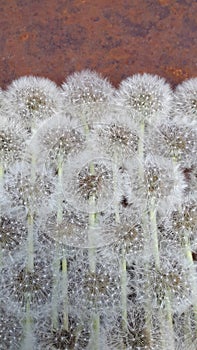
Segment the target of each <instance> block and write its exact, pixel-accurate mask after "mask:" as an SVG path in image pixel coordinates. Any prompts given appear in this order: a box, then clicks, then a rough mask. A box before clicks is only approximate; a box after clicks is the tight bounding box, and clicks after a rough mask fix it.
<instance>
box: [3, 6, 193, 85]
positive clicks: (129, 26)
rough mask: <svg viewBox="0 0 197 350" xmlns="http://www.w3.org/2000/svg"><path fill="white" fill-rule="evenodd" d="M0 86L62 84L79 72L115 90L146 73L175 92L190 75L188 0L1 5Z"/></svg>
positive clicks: (190, 44)
mask: <svg viewBox="0 0 197 350" xmlns="http://www.w3.org/2000/svg"><path fill="white" fill-rule="evenodd" d="M0 11H1V12H0V13H1V15H0V20H1V23H0V25H1V38H0V52H1V55H0V70H1V78H0V80H1V81H0V85H1V87H3V88H5V87H6V85H8V84H9V83H10V82H11V81H12V80H13V79H16V78H18V77H20V76H21V75H30V74H32V75H38V76H44V77H48V78H50V79H52V80H54V81H55V82H57V83H58V84H61V83H62V82H63V81H64V80H65V78H66V76H67V75H68V74H70V73H72V72H74V71H77V70H81V69H84V68H90V69H95V70H96V71H98V72H100V73H103V74H104V76H107V77H109V79H110V80H111V81H112V82H113V83H114V84H115V85H116V86H117V85H118V83H119V82H120V81H121V80H122V79H123V78H125V77H127V76H129V75H132V74H134V73H138V72H149V73H153V74H158V75H160V76H163V77H165V78H167V80H168V81H169V82H171V83H172V85H176V84H177V83H179V82H181V81H182V80H184V79H186V78H190V77H193V76H196V75H197V74H196V73H197V59H196V57H197V45H196V44H197V19H196V18H197V2H196V1H195V0H118V1H117V0H99V1H94V0H42V1H40V0H0Z"/></svg>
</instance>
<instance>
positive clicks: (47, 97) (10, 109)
mask: <svg viewBox="0 0 197 350" xmlns="http://www.w3.org/2000/svg"><path fill="white" fill-rule="evenodd" d="M5 98H6V101H7V103H6V110H7V115H8V116H9V118H10V119H13V118H15V119H19V120H20V122H21V123H23V125H24V127H25V128H26V129H27V130H28V131H30V130H32V129H35V128H36V127H37V126H38V125H39V123H40V122H42V121H43V120H45V119H47V118H49V117H51V116H53V115H54V113H56V112H61V110H62V97H61V93H60V89H58V87H57V86H56V84H55V83H53V82H52V81H50V80H49V79H45V78H40V77H34V76H29V77H26V76H24V77H21V78H19V79H18V80H15V81H13V82H12V84H11V85H10V86H9V87H8V88H7V91H6V92H5Z"/></svg>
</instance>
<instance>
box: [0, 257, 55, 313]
mask: <svg viewBox="0 0 197 350" xmlns="http://www.w3.org/2000/svg"><path fill="white" fill-rule="evenodd" d="M12 264H14V266H13V265H12ZM1 283H2V284H1V285H2V291H3V293H4V295H5V296H6V297H7V298H9V299H10V302H11V303H13V305H14V304H15V303H16V304H17V305H18V306H19V307H20V308H21V310H25V307H26V303H27V301H29V302H30V306H31V309H32V310H33V309H36V308H38V307H39V306H41V305H42V306H44V304H45V303H48V302H49V301H50V298H51V293H52V267H50V263H49V261H47V260H46V259H45V257H43V256H42V257H40V258H38V256H35V259H34V269H33V270H32V271H30V270H28V269H27V266H26V262H25V261H24V260H22V259H21V258H20V256H19V257H18V258H16V259H15V260H13V262H12V263H11V264H10V266H6V265H5V267H4V268H3V270H2V278H1Z"/></svg>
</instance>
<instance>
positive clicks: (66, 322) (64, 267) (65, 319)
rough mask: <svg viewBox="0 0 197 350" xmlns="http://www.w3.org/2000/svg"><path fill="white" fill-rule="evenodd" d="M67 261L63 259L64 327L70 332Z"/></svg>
mask: <svg viewBox="0 0 197 350" xmlns="http://www.w3.org/2000/svg"><path fill="white" fill-rule="evenodd" d="M67 268H68V266H67V259H66V257H63V258H62V292H63V293H64V302H63V326H64V329H66V330H67V331H68V274H67Z"/></svg>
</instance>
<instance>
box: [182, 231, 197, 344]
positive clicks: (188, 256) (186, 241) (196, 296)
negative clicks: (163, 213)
mask: <svg viewBox="0 0 197 350" xmlns="http://www.w3.org/2000/svg"><path fill="white" fill-rule="evenodd" d="M189 236H190V235H189V232H188V231H187V230H185V231H184V249H185V256H186V259H187V261H188V263H189V277H190V280H191V281H192V280H193V277H194V276H195V275H196V271H195V265H194V260H193V256H192V250H191V246H190V239H189ZM196 290H197V286H196V285H195V286H194V285H193V284H192V294H193V297H194V302H193V312H194V321H195V324H196V329H195V336H196V338H197V293H196Z"/></svg>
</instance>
